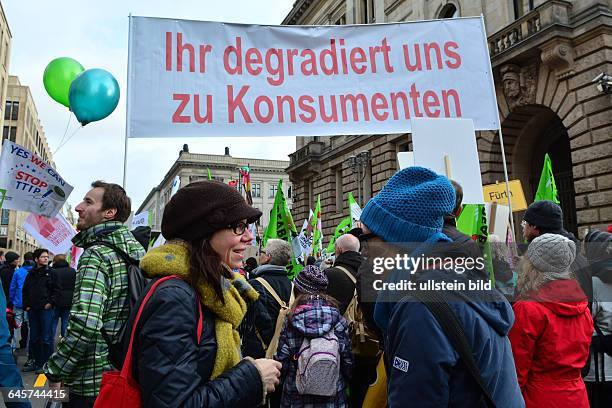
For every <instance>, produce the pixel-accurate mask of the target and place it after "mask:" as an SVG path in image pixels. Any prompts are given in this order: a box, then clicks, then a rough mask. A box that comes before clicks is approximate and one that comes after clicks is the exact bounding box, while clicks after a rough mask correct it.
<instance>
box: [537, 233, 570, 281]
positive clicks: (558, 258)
mask: <svg viewBox="0 0 612 408" xmlns="http://www.w3.org/2000/svg"><path fill="white" fill-rule="evenodd" d="M526 256H527V259H528V260H529V261H530V262H531V264H532V265H533V266H534V267H535V268H536V269H537V270H538V271H540V272H554V273H564V272H567V271H568V270H569V268H570V266H571V264H572V262H574V258H575V257H576V244H574V241H572V240H571V239H568V238H566V237H564V236H562V235H558V234H542V235H540V236H539V237H537V238H536V239H534V240H533V241H531V243H530V244H529V247H528V248H527V254H526Z"/></svg>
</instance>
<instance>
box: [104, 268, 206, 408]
mask: <svg viewBox="0 0 612 408" xmlns="http://www.w3.org/2000/svg"><path fill="white" fill-rule="evenodd" d="M170 279H180V278H179V277H178V276H176V275H172V276H165V277H163V278H161V279H159V280H157V281H156V282H155V283H154V284H153V286H151V289H150V290H149V292H148V293H147V295H146V296H145V298H144V299H143V301H142V303H141V304H140V308H138V314H136V318H135V319H134V323H133V325H132V333H131V335H130V344H129V346H128V349H127V354H126V355H125V360H124V361H123V367H122V368H121V371H107V372H105V373H104V374H103V375H102V384H101V386H100V394H99V395H98V398H96V402H95V404H94V408H108V407H113V408H140V407H142V396H141V394H140V386H139V385H138V383H137V382H136V380H134V377H133V376H132V343H133V342H134V335H135V333H136V326H137V325H138V321H139V320H140V315H141V314H142V310H143V309H144V306H145V305H146V304H147V302H148V301H149V298H150V297H151V295H153V292H155V289H156V288H157V287H158V286H159V285H160V284H161V283H162V282H165V281H167V280H170ZM198 308H199V311H200V316H199V318H198V329H197V330H198V332H197V333H198V344H199V343H200V337H201V332H202V305H201V303H200V301H199V298H198Z"/></svg>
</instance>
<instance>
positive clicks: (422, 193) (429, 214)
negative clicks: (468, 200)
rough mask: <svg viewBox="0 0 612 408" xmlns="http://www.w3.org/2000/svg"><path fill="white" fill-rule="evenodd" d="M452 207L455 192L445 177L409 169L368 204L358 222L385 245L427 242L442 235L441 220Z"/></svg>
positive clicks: (414, 168) (392, 179)
mask: <svg viewBox="0 0 612 408" xmlns="http://www.w3.org/2000/svg"><path fill="white" fill-rule="evenodd" d="M454 207H455V189H454V188H453V186H452V185H451V183H450V182H449V181H448V179H447V178H446V177H444V176H440V175H438V174H436V173H434V172H433V171H431V170H429V169H426V168H423V167H408V168H405V169H403V170H401V171H398V172H397V173H395V175H393V177H391V179H390V180H389V181H388V182H387V184H386V185H385V186H384V187H383V189H382V190H381V191H380V192H379V193H378V194H377V195H376V196H375V197H374V198H372V199H371V200H370V201H368V203H367V204H366V206H365V208H364V209H363V212H362V213H361V221H362V222H363V223H364V224H365V225H366V226H367V227H368V228H369V229H370V230H371V231H372V232H373V233H374V234H376V235H377V236H379V237H380V238H381V239H382V240H384V241H386V242H426V241H428V240H430V239H432V237H434V236H437V235H442V234H441V231H442V226H443V225H444V218H443V217H444V216H445V215H447V214H450V213H451V211H453V208H454ZM442 236H443V235H442Z"/></svg>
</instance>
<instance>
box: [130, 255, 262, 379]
mask: <svg viewBox="0 0 612 408" xmlns="http://www.w3.org/2000/svg"><path fill="white" fill-rule="evenodd" d="M140 267H141V268H142V270H144V271H145V272H146V273H147V274H148V275H149V276H151V277H155V276H169V275H177V276H180V277H181V278H183V279H186V280H187V279H188V278H189V274H190V271H189V250H188V249H187V247H186V246H185V245H182V244H180V243H168V244H166V245H162V246H160V247H157V248H154V249H151V250H150V251H149V252H148V253H147V254H146V255H145V257H144V258H142V259H141V260H140ZM232 275H233V278H232V279H226V278H223V277H222V278H221V286H222V289H223V300H224V301H225V303H223V302H222V301H221V299H220V298H219V297H218V295H217V294H216V292H215V290H214V289H213V288H212V286H210V285H208V284H202V285H200V287H198V288H196V289H197V291H198V294H199V295H200V301H201V302H202V304H203V305H204V306H205V307H206V309H208V310H210V311H211V312H212V313H213V314H214V315H215V338H216V340H217V355H216V357H215V365H214V367H213V372H212V376H211V379H212V378H216V377H217V376H219V375H221V374H223V373H224V372H225V371H227V370H229V369H230V368H232V367H234V366H235V365H236V364H238V363H239V362H240V336H239V335H238V331H237V328H238V325H239V324H240V322H241V321H242V319H243V318H244V315H245V314H246V311H247V301H253V300H256V299H257V297H258V294H257V292H256V291H255V290H254V289H253V288H252V287H251V286H250V285H249V284H248V283H247V281H246V280H245V279H244V277H242V275H240V274H239V273H234V272H232Z"/></svg>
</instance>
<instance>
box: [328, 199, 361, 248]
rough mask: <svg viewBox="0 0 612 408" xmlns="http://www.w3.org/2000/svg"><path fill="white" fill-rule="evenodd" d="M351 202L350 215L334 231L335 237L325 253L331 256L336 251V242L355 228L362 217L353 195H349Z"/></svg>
mask: <svg viewBox="0 0 612 408" xmlns="http://www.w3.org/2000/svg"><path fill="white" fill-rule="evenodd" d="M348 201H349V215H348V216H347V217H345V218H343V219H342V221H340V224H338V226H337V227H336V230H335V231H334V236H333V237H332V238H331V240H330V241H329V245H327V249H325V251H326V252H327V253H329V254H331V253H333V252H334V250H335V249H336V240H337V239H338V238H340V236H342V235H344V234H346V233H347V232H349V231H350V230H351V229H352V228H354V227H355V222H356V221H359V217H360V216H361V208H359V204H357V201H355V197H353V193H349V194H348Z"/></svg>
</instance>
